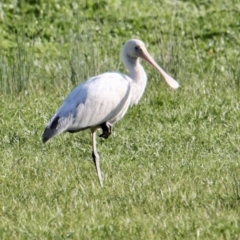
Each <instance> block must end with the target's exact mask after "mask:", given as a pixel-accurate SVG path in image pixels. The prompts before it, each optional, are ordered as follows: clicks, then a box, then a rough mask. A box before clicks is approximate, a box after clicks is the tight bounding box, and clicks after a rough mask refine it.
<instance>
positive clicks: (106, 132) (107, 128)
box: [99, 122, 112, 139]
mask: <svg viewBox="0 0 240 240" xmlns="http://www.w3.org/2000/svg"><path fill="white" fill-rule="evenodd" d="M100 127H101V128H102V131H103V132H102V134H100V135H99V137H102V138H105V139H107V138H108V137H109V136H110V135H111V133H112V125H111V124H110V123H109V122H104V123H102V124H101V125H100Z"/></svg>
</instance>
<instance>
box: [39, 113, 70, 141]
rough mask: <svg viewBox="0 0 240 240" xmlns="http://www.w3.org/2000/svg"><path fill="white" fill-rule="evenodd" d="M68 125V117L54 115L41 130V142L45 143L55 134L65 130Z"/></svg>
mask: <svg viewBox="0 0 240 240" xmlns="http://www.w3.org/2000/svg"><path fill="white" fill-rule="evenodd" d="M68 125H69V118H64V117H59V116H54V117H53V118H52V119H51V121H50V122H49V123H48V125H47V126H46V128H45V130H44V132H43V135H42V142H43V143H45V142H47V141H48V140H50V139H51V138H53V137H55V136H56V135H59V134H61V133H63V132H65V131H66V129H67V128H68Z"/></svg>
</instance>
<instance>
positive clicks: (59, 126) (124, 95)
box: [42, 39, 179, 185]
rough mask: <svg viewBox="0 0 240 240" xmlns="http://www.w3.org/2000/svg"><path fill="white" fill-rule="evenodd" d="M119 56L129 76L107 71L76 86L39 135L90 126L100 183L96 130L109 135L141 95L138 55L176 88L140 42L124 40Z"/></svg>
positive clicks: (142, 75) (142, 85)
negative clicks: (114, 125) (100, 129)
mask: <svg viewBox="0 0 240 240" xmlns="http://www.w3.org/2000/svg"><path fill="white" fill-rule="evenodd" d="M121 58H122V61H123V63H124V65H125V66H126V68H127V69H128V72H129V76H127V75H125V74H121V73H119V72H108V73H104V74H101V75H98V76H95V77H92V78H90V79H88V80H87V81H86V82H84V83H82V84H80V85H79V86H77V87H76V88H75V89H73V90H72V92H71V93H70V94H69V95H68V96H67V98H66V99H65V101H64V102H63V104H62V106H61V107H60V108H59V109H58V111H57V112H56V113H55V115H54V116H53V117H52V119H51V120H50V121H49V123H48V124H47V126H46V128H45V131H44V133H43V136H42V140H43V142H46V141H48V140H49V139H51V138H52V137H54V136H56V135H58V134H60V133H62V132H65V131H70V132H75V131H80V130H84V129H86V128H90V129H91V131H92V138H93V142H92V149H93V152H92V156H93V160H94V163H95V167H96V170H97V174H98V177H99V181H100V184H101V185H102V176H101V171H100V163H99V156H98V153H97V150H96V139H95V138H96V130H97V128H99V127H101V128H102V130H103V132H104V131H107V132H105V133H107V134H109V135H110V134H111V125H112V124H114V123H116V122H117V121H119V120H120V119H121V118H122V117H123V116H124V115H125V113H126V112H127V110H128V108H129V106H131V105H134V104H137V103H138V101H139V100H140V98H141V96H142V95H143V92H144V90H145V87H146V84H147V75H146V73H145V71H144V69H143V67H142V66H141V64H140V61H139V58H142V59H144V60H145V61H147V62H148V63H149V64H151V65H152V66H153V67H154V68H155V69H156V70H157V71H158V72H159V73H160V74H161V75H162V76H163V78H164V79H165V81H166V82H167V83H168V84H169V86H170V87H172V88H173V89H176V88H178V87H179V84H178V82H177V81H176V80H175V79H173V78H172V77H170V76H169V75H168V74H167V73H166V72H165V71H164V70H163V69H162V68H161V67H160V66H158V64H157V63H156V62H155V61H154V60H153V58H152V57H151V56H150V55H149V53H148V52H147V49H146V47H145V45H144V43H143V42H142V41H140V40H137V39H131V40H129V41H127V42H126V43H125V44H124V46H123V48H122V52H121ZM109 124H110V125H109ZM104 129H105V130H104ZM106 129H107V130H106ZM109 129H110V130H109ZM108 131H109V132H108ZM102 135H103V134H102ZM109 135H107V136H106V138H107V137H108V136H109ZM104 137H105V135H104Z"/></svg>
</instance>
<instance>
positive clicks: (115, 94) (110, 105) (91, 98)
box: [49, 72, 131, 130]
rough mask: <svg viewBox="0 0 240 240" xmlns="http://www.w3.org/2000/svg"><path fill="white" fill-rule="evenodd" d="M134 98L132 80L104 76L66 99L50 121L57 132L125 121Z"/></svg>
mask: <svg viewBox="0 0 240 240" xmlns="http://www.w3.org/2000/svg"><path fill="white" fill-rule="evenodd" d="M130 98H131V84H130V79H129V78H128V77H127V76H126V75H123V74H121V73H117V72H114V73H105V74H101V75H98V76H96V77H93V78H90V79H89V80H88V81H86V82H84V83H82V84H80V85H79V86H77V87H76V88H75V89H73V91H72V92H71V93H70V94H69V95H68V96H67V98H66V99H65V101H64V102H63V104H62V106H61V107H60V108H59V110H58V111H57V112H56V114H55V115H54V117H53V118H52V119H51V121H50V123H49V124H50V125H51V124H53V123H54V120H55V119H57V121H56V128H57V127H61V128H65V130H79V129H84V128H87V127H91V126H98V125H99V124H101V123H103V122H105V121H109V122H111V123H114V122H116V121H118V120H119V119H120V118H122V117H123V115H124V114H125V112H126V110H127V108H128V106H129V102H130Z"/></svg>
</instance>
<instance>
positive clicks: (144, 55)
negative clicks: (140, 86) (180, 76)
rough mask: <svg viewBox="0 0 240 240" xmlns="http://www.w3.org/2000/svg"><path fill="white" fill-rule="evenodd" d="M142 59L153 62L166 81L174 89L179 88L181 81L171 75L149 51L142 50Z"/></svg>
mask: <svg viewBox="0 0 240 240" xmlns="http://www.w3.org/2000/svg"><path fill="white" fill-rule="evenodd" d="M141 58H142V59H144V60H145V61H147V62H148V63H149V64H151V65H152V66H153V67H154V68H156V69H157V71H158V72H159V73H160V74H161V75H162V76H163V78H164V79H165V81H166V82H167V84H168V85H169V86H170V87H171V88H173V89H177V88H179V86H180V85H179V83H178V82H177V81H176V80H175V79H173V78H172V77H171V76H169V75H168V74H167V73H166V72H165V71H164V70H163V69H162V68H161V67H160V66H159V65H158V64H157V63H156V62H155V61H154V60H153V58H152V57H151V56H150V55H149V53H148V52H147V51H142V56H141Z"/></svg>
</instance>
